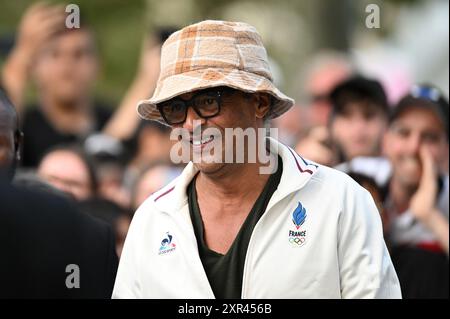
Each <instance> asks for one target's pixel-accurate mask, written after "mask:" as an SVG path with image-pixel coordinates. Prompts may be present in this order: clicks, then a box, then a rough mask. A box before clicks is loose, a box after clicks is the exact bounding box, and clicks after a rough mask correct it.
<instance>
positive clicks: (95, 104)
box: [2, 2, 111, 167]
mask: <svg viewBox="0 0 450 319" xmlns="http://www.w3.org/2000/svg"><path fill="white" fill-rule="evenodd" d="M65 18H66V13H65V11H64V7H63V6H59V5H49V4H44V3H40V2H38V3H36V4H34V5H32V6H31V7H30V8H29V9H28V10H27V11H26V12H25V14H24V16H23V18H22V20H21V21H20V25H19V32H18V34H17V37H16V42H15V45H14V47H13V49H12V51H11V53H10V55H9V56H8V58H7V60H6V61H5V65H4V68H3V72H2V80H3V83H4V86H5V89H6V90H7V92H8V93H9V95H10V96H11V99H12V100H13V102H14V103H15V105H16V107H17V110H18V112H19V114H23V122H22V126H23V131H24V135H25V136H26V137H25V140H24V148H23V165H24V166H26V167H35V166H36V165H37V164H38V162H39V160H40V159H41V157H42V155H43V154H44V153H45V152H46V151H47V150H48V149H49V148H51V147H52V146H55V145H58V144H67V143H74V142H78V141H83V140H84V139H85V138H86V137H88V136H89V135H90V134H92V133H93V132H96V131H99V130H101V129H102V128H103V126H104V125H105V124H106V122H107V120H108V119H109V116H110V113H111V112H110V110H109V108H108V107H106V105H105V104H104V103H102V102H99V101H98V100H96V99H95V98H94V97H93V95H92V89H93V86H94V84H95V82H96V79H97V74H98V71H99V58H98V54H97V48H96V44H95V39H94V35H93V32H92V31H91V30H90V29H89V27H87V25H86V24H85V23H84V22H83V21H82V23H81V27H80V28H79V29H77V28H74V29H68V28H66V27H65ZM31 79H33V82H34V84H35V87H36V90H37V97H38V103H37V105H34V106H30V107H27V108H25V106H24V103H25V101H24V100H25V98H24V96H25V91H26V88H27V84H28V83H29V82H30V80H31Z"/></svg>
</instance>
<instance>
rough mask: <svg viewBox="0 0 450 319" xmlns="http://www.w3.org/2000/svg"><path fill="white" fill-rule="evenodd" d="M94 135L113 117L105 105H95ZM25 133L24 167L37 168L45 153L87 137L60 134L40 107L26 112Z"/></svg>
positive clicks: (31, 108)
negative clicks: (54, 147)
mask: <svg viewBox="0 0 450 319" xmlns="http://www.w3.org/2000/svg"><path fill="white" fill-rule="evenodd" d="M93 110H94V127H93V131H92V132H89V133H93V132H95V131H99V130H101V129H102V128H103V126H104V125H105V124H106V122H107V121H108V119H109V117H110V116H111V111H110V109H108V108H107V107H106V106H104V104H101V103H98V102H96V103H95V104H94V108H93ZM22 123H23V124H22V128H23V133H24V141H23V160H22V165H23V166H26V167H36V166H37V165H38V164H39V161H40V159H41V157H42V156H43V155H44V154H45V152H46V151H47V150H48V149H49V148H51V147H53V146H56V145H59V144H70V143H76V142H82V141H83V140H84V139H85V138H86V137H87V135H85V136H77V135H74V134H66V133H62V132H59V131H58V130H57V129H56V128H54V127H53V125H52V124H51V123H50V122H49V120H48V119H47V118H46V116H45V114H44V113H43V112H42V111H41V108H40V107H30V108H27V110H26V111H25V115H24V118H23V122H22Z"/></svg>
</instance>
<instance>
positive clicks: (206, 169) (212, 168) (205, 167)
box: [194, 161, 225, 175]
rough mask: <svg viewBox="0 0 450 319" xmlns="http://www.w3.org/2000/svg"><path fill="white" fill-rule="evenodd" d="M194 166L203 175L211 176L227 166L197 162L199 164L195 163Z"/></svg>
mask: <svg viewBox="0 0 450 319" xmlns="http://www.w3.org/2000/svg"><path fill="white" fill-rule="evenodd" d="M194 165H195V167H196V168H197V169H198V170H199V171H200V172H201V173H203V174H207V175H209V174H214V173H217V172H218V171H220V170H221V169H222V168H223V166H224V165H225V164H224V163H210V162H206V161H201V162H197V163H196V162H194Z"/></svg>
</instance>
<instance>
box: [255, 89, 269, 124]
mask: <svg viewBox="0 0 450 319" xmlns="http://www.w3.org/2000/svg"><path fill="white" fill-rule="evenodd" d="M255 96H256V98H257V103H256V106H255V108H256V109H255V111H256V117H257V118H260V119H262V118H264V117H265V116H266V115H267V113H268V112H269V110H270V107H271V104H272V98H271V95H270V94H268V93H257V94H255Z"/></svg>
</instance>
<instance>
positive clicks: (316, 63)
mask: <svg viewBox="0 0 450 319" xmlns="http://www.w3.org/2000/svg"><path fill="white" fill-rule="evenodd" d="M306 65H307V67H306V72H305V75H304V76H303V79H302V81H301V82H302V83H303V85H304V89H303V91H304V94H303V95H304V98H305V100H306V101H307V103H306V111H307V112H306V113H305V112H304V114H303V115H304V116H303V118H302V119H300V120H301V121H302V122H304V123H305V124H304V125H303V126H304V128H303V130H302V134H301V135H300V137H299V139H298V140H297V141H296V143H295V150H296V151H297V152H298V153H300V154H304V156H305V157H306V158H308V159H310V160H312V161H315V162H317V163H319V164H323V165H327V166H333V165H335V164H336V160H337V159H336V156H335V154H334V152H333V150H331V145H330V138H331V134H330V132H329V129H328V121H329V118H330V114H331V112H332V109H333V105H332V103H331V101H330V93H331V91H332V90H333V88H334V87H336V85H338V84H339V83H341V82H342V81H345V80H346V79H348V78H349V77H351V76H352V74H353V72H354V67H353V65H352V64H351V63H350V61H349V59H348V57H347V56H346V55H344V54H342V53H339V52H333V51H323V52H319V53H318V54H316V55H315V56H314V58H313V59H311V61H309V62H308V63H306Z"/></svg>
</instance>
